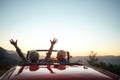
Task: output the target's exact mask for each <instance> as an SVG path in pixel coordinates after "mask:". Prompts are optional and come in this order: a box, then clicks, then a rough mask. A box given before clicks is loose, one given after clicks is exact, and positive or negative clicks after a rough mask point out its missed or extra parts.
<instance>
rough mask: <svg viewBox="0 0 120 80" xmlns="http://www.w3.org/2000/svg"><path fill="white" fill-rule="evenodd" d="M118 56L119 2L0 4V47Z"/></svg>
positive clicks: (8, 0)
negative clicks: (14, 43)
mask: <svg viewBox="0 0 120 80" xmlns="http://www.w3.org/2000/svg"><path fill="white" fill-rule="evenodd" d="M11 38H13V39H14V40H16V39H17V40H18V46H19V47H20V48H21V49H22V51H23V52H25V53H26V52H27V50H31V49H32V50H33V49H49V47H50V41H49V40H50V39H53V38H57V39H58V42H57V44H55V46H54V49H63V50H68V51H70V52H71V55H73V56H81V55H82V56H84V55H89V54H90V51H91V50H93V51H95V52H97V53H98V55H115V56H117V55H120V0H0V47H3V48H5V49H7V50H15V48H14V47H13V46H12V45H11V44H10V43H9V40H10V39H11Z"/></svg>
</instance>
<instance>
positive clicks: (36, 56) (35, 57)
mask: <svg viewBox="0 0 120 80" xmlns="http://www.w3.org/2000/svg"><path fill="white" fill-rule="evenodd" d="M29 59H30V61H31V62H34V63H35V62H37V61H38V60H39V53H38V52H37V51H30V53H29Z"/></svg>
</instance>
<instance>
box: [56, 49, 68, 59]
mask: <svg viewBox="0 0 120 80" xmlns="http://www.w3.org/2000/svg"><path fill="white" fill-rule="evenodd" d="M57 54H58V55H61V56H62V57H63V58H65V57H66V51H64V50H59V51H58V52H57Z"/></svg>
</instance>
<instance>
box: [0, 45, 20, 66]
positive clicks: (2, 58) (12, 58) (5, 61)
mask: <svg viewBox="0 0 120 80" xmlns="http://www.w3.org/2000/svg"><path fill="white" fill-rule="evenodd" d="M20 60H21V59H20V57H19V56H18V54H17V53H16V52H15V51H8V50H5V49H4V48H2V47H0V64H1V65H0V68H1V67H2V66H3V65H5V66H9V65H16V64H18V62H19V61H20Z"/></svg>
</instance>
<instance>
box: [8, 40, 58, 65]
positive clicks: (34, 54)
mask: <svg viewBox="0 0 120 80" xmlns="http://www.w3.org/2000/svg"><path fill="white" fill-rule="evenodd" d="M50 42H51V46H50V48H49V51H48V53H47V55H46V57H45V59H44V60H43V61H42V63H46V62H47V61H48V60H49V58H50V56H51V53H52V50H53V47H54V44H55V43H56V42H57V39H55V38H54V39H53V41H52V40H50ZM10 43H11V44H12V45H13V46H14V47H15V48H16V51H17V53H18V55H19V56H20V58H21V59H22V61H23V62H24V63H27V62H28V61H27V59H26V58H25V57H24V55H23V53H22V51H21V50H20V48H19V47H18V46H17V40H16V41H14V40H13V39H11V40H10ZM29 54H30V55H29V56H28V57H29V59H30V61H31V62H32V63H37V62H38V60H39V54H38V53H37V52H35V51H33V52H31V53H29Z"/></svg>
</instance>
